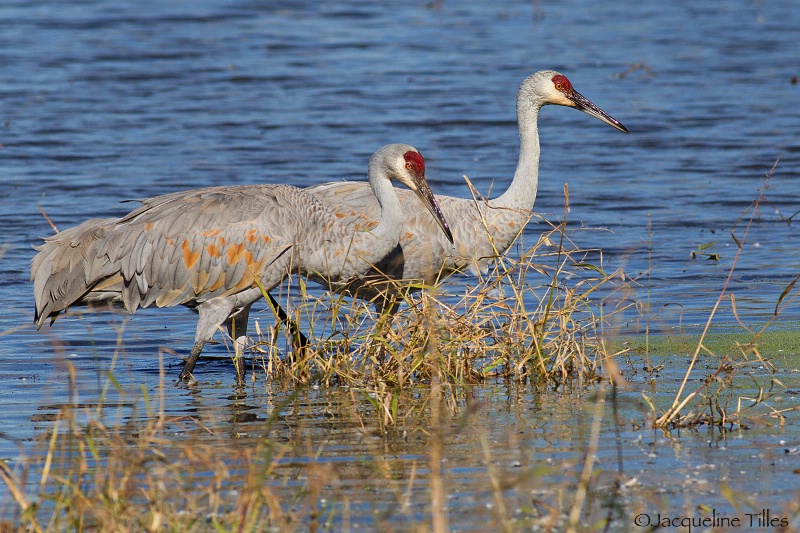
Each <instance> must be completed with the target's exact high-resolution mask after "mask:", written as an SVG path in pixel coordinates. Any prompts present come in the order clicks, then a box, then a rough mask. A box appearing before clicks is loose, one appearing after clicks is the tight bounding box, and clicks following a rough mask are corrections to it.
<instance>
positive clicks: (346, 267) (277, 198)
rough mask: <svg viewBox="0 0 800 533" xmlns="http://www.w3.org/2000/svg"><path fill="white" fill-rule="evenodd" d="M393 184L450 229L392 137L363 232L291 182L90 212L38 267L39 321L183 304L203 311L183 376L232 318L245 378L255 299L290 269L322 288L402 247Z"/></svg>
mask: <svg viewBox="0 0 800 533" xmlns="http://www.w3.org/2000/svg"><path fill="white" fill-rule="evenodd" d="M391 180H394V181H399V182H400V183H403V184H405V185H406V186H407V187H408V188H409V189H411V190H412V191H413V193H414V194H415V195H416V196H417V197H419V199H420V200H421V201H422V203H424V204H425V206H426V207H427V209H428V211H429V212H430V213H431V214H432V215H433V216H434V218H435V219H436V220H437V221H438V225H439V227H440V228H441V230H442V231H443V233H444V234H445V236H446V238H447V239H448V241H452V238H453V237H452V234H451V233H450V229H449V227H448V225H447V222H446V221H445V219H444V217H443V215H442V213H441V210H440V208H439V206H438V204H437V202H436V200H435V198H434V196H433V194H432V193H431V191H430V189H429V188H428V184H427V182H426V180H425V161H424V159H423V158H422V155H420V153H419V152H418V151H417V149H416V148H414V147H412V146H409V145H406V144H390V145H387V146H384V147H383V148H381V149H380V150H378V151H377V152H376V153H375V154H374V155H373V156H372V157H371V158H370V160H369V188H370V190H371V191H372V193H373V194H374V196H375V198H376V202H377V205H378V206H380V207H379V210H380V215H379V216H380V223H378V224H377V226H375V227H374V228H372V229H371V230H370V231H356V232H354V231H353V229H352V227H351V226H347V225H345V224H343V223H342V222H341V221H340V220H339V218H338V217H337V216H336V214H334V213H333V212H332V211H331V209H330V207H329V206H326V205H325V204H323V203H322V202H320V201H319V200H318V199H317V198H315V197H314V196H312V195H311V194H309V193H308V192H306V191H304V190H302V189H299V188H297V187H292V186H288V185H243V186H228V187H209V188H205V189H195V190H190V191H183V192H176V193H172V194H166V195H164V196H157V197H155V198H148V199H145V200H141V203H142V205H141V206H140V207H139V208H137V209H135V210H134V211H132V212H130V213H129V214H128V215H126V216H124V217H122V218H120V219H92V220H87V221H86V222H84V223H83V224H81V225H79V226H77V227H74V228H70V229H68V230H66V231H62V232H60V233H57V234H56V235H53V236H52V237H49V238H47V239H45V243H44V244H43V245H42V246H40V247H38V248H37V249H38V250H39V253H38V254H37V255H36V256H35V257H34V258H33V261H32V264H31V280H32V281H33V291H34V297H35V301H36V315H35V318H34V322H35V323H36V325H37V327H41V326H42V324H43V323H44V321H45V320H46V319H47V318H48V317H50V318H51V319H52V320H55V319H56V317H57V316H58V315H59V313H61V312H62V311H65V310H66V309H67V308H68V307H70V306H72V305H81V304H98V303H103V302H110V303H113V304H121V305H122V306H123V307H124V308H125V309H126V310H127V311H128V312H130V313H134V312H135V311H136V310H137V309H139V308H140V307H150V306H153V305H155V306H157V307H172V306H175V305H178V304H182V305H185V306H188V307H190V308H192V309H195V310H197V311H198V313H199V319H198V324H197V331H196V334H195V341H194V346H193V347H192V351H191V353H190V355H189V358H188V359H187V360H186V363H185V364H184V367H183V370H182V371H181V374H180V379H179V381H181V380H184V379H186V380H188V379H190V378H191V373H192V370H193V369H194V365H195V363H196V362H197V358H198V357H199V356H200V352H201V351H202V349H203V346H204V345H205V343H206V342H207V341H208V340H209V339H211V337H212V336H213V335H214V332H215V331H216V330H217V328H218V327H220V326H221V325H222V324H223V323H225V324H226V325H227V327H228V331H229V332H230V335H231V338H233V339H234V346H235V353H236V357H235V359H234V361H235V364H236V371H237V376H238V377H239V378H241V377H242V376H243V373H244V363H243V360H242V356H243V351H244V345H245V341H246V332H247V319H248V313H249V310H250V306H251V305H253V303H255V302H256V301H257V300H258V299H260V298H261V297H262V293H261V289H260V288H259V287H258V284H257V283H256V280H258V282H259V283H261V285H262V286H263V287H264V288H265V289H267V290H269V289H272V288H274V287H275V286H277V285H278V284H279V283H280V282H281V281H282V280H283V279H284V278H285V277H287V276H288V275H290V274H291V273H298V274H301V275H304V276H307V277H309V278H310V279H312V280H314V281H318V282H320V283H322V284H327V285H330V284H334V283H337V282H345V281H349V280H353V279H356V278H358V277H359V276H361V275H363V274H365V273H366V272H367V271H369V269H370V267H372V266H373V265H375V264H376V263H377V262H378V261H380V260H381V259H383V258H384V257H385V256H386V255H387V254H389V252H391V251H392V250H393V249H394V248H396V247H397V243H398V240H399V238H400V233H401V231H402V226H403V213H402V207H401V205H400V202H399V200H398V197H397V192H396V190H395V189H394V188H393V187H392V184H391Z"/></svg>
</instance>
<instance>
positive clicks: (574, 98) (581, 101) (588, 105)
mask: <svg viewBox="0 0 800 533" xmlns="http://www.w3.org/2000/svg"><path fill="white" fill-rule="evenodd" d="M550 82H551V83H552V84H553V89H554V91H555V92H556V93H557V94H558V96H557V98H558V99H559V100H561V101H557V102H554V103H557V104H561V105H565V106H567V107H574V108H575V109H578V110H580V111H583V112H584V113H586V114H587V115H591V116H593V117H595V118H598V119H600V120H602V121H603V122H605V123H606V124H608V125H610V126H613V127H615V128H616V129H618V130H619V131H622V132H624V133H628V128H626V127H625V126H623V125H622V123H621V122H620V121H619V120H617V119H615V118H614V117H612V116H611V115H609V114H608V113H606V112H605V111H603V110H602V109H600V108H599V107H597V106H596V105H594V104H593V103H592V102H590V101H589V99H588V98H586V97H585V96H583V95H582V94H581V93H579V92H578V91H576V90H575V89H573V88H572V83H571V82H570V81H569V79H568V78H567V77H566V76H564V75H563V74H559V73H555V75H554V76H553V77H552V78H551V79H550Z"/></svg>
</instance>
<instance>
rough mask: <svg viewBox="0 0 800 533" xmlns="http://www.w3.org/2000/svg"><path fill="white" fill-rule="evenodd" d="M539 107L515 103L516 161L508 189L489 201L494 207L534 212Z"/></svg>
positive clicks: (534, 103) (522, 102)
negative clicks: (518, 143) (517, 153)
mask: <svg viewBox="0 0 800 533" xmlns="http://www.w3.org/2000/svg"><path fill="white" fill-rule="evenodd" d="M540 109H541V104H540V103H538V102H531V101H530V100H528V101H527V102H526V101H524V100H523V101H518V102H517V122H518V124H519V142H520V146H519V161H518V162H517V169H516V171H514V179H513V180H512V181H511V185H510V186H509V187H508V190H506V192H504V193H503V194H502V195H500V196H499V197H498V198H497V199H496V200H494V201H493V202H492V204H493V205H495V206H497V207H505V208H510V209H528V210H530V209H533V203H534V201H535V200H536V189H537V187H538V186H539V128H538V125H537V122H538V120H539V110H540Z"/></svg>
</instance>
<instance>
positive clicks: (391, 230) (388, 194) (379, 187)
mask: <svg viewBox="0 0 800 533" xmlns="http://www.w3.org/2000/svg"><path fill="white" fill-rule="evenodd" d="M379 172H380V171H378V170H376V169H373V168H370V176H369V186H370V188H371V189H372V192H373V193H374V194H375V197H376V198H377V199H378V205H379V206H380V207H381V220H380V222H379V223H378V225H377V226H376V227H375V228H374V229H373V230H372V231H371V232H370V233H371V234H372V235H374V236H376V237H378V238H380V239H381V240H385V241H388V242H390V243H392V248H394V246H396V245H397V242H398V241H399V240H400V233H401V232H402V231H403V211H402V209H401V207H400V200H399V199H398V198H397V191H395V188H394V187H393V186H392V182H391V181H389V180H388V179H386V178H385V177H384V176H383V175H379Z"/></svg>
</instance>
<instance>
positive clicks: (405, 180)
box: [369, 144, 453, 244]
mask: <svg viewBox="0 0 800 533" xmlns="http://www.w3.org/2000/svg"><path fill="white" fill-rule="evenodd" d="M369 166H370V172H369V173H370V176H371V177H370V181H372V176H373V175H376V176H377V175H382V176H385V177H388V178H389V179H392V180H394V181H399V182H400V183H402V184H403V185H405V186H406V187H408V188H409V189H411V190H412V191H413V192H414V194H416V195H417V198H419V199H420V201H421V202H422V203H423V204H424V205H425V207H426V208H427V209H428V211H429V212H430V214H431V215H433V218H434V220H436V224H438V225H439V227H440V228H441V230H442V231H443V232H444V234H445V236H446V237H447V240H449V241H450V243H451V244H452V243H453V233H452V232H451V231H450V225H449V224H448V223H447V221H446V220H445V218H444V215H443V214H442V209H441V208H440V207H439V202H438V201H437V200H436V197H435V196H434V195H433V193H432V192H431V189H430V187H429V186H428V181H427V179H426V178H425V159H424V158H423V157H422V154H420V153H419V150H417V149H416V148H414V147H413V146H411V145H408V144H387V145H386V146H384V147H382V148H381V149H380V150H378V151H377V152H375V154H373V156H372V157H371V158H370V162H369Z"/></svg>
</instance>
